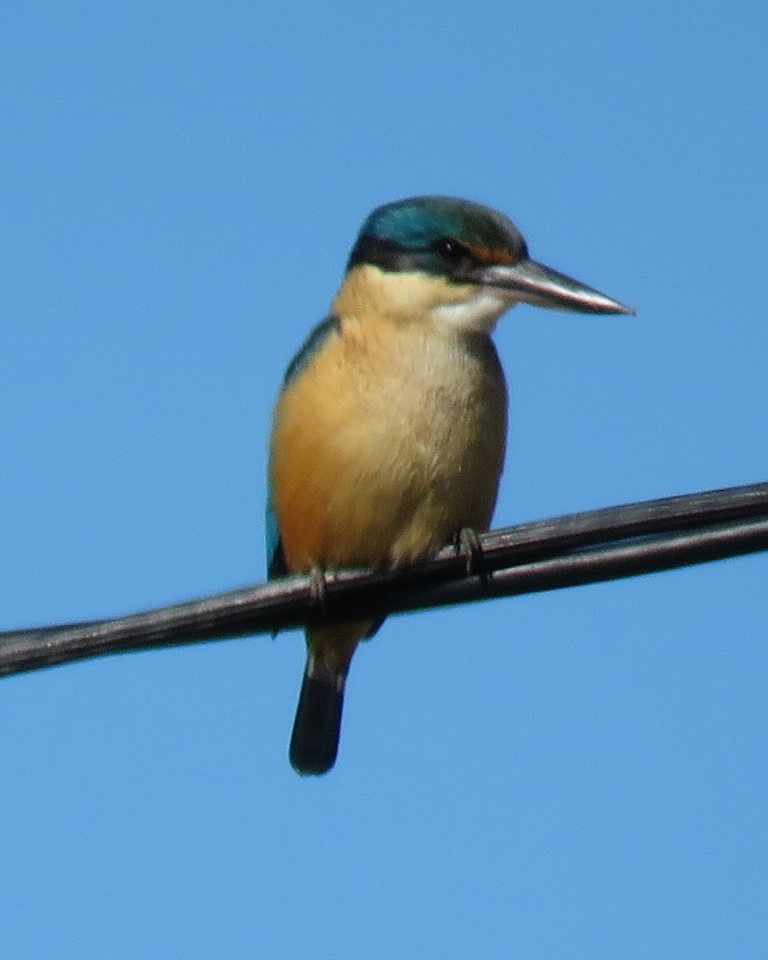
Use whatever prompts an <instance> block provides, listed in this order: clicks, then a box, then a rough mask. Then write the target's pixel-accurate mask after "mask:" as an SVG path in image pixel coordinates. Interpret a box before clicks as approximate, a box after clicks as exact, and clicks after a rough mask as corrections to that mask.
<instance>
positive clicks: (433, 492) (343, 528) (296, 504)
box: [270, 321, 506, 572]
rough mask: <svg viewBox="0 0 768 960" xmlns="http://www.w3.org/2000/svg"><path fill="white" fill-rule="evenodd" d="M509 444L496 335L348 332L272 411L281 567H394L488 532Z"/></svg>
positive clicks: (351, 325) (326, 347)
mask: <svg viewBox="0 0 768 960" xmlns="http://www.w3.org/2000/svg"><path fill="white" fill-rule="evenodd" d="M505 434H506V389H505V385H504V378H503V374H502V371H501V368H500V365H499V362H498V358H497V356H496V351H495V349H494V347H493V344H492V343H491V341H490V339H488V338H487V337H485V336H481V335H469V336H468V335H466V334H464V335H458V334H456V333H454V332H452V331H448V332H445V333H442V332H435V331H432V330H424V329H423V328H421V327H420V326H417V325H414V326H413V327H412V328H405V329H403V328H397V327H394V326H389V327H388V326H387V325H382V326H381V328H380V329H377V330H376V331H375V332H374V333H370V332H368V331H367V330H366V329H365V327H364V326H363V324H359V323H357V322H355V321H350V322H346V323H343V324H342V326H341V329H340V331H339V332H334V333H333V334H331V335H330V336H329V338H328V339H327V340H326V341H325V343H324V344H323V345H322V347H321V348H320V349H319V351H318V352H317V354H316V355H315V356H314V357H313V358H312V359H311V360H310V361H309V362H308V363H307V364H306V366H305V367H304V369H303V370H302V371H301V372H300V373H299V374H298V375H297V376H296V378H295V379H294V380H292V381H291V382H290V383H289V384H288V385H287V386H286V388H285V390H284V391H283V393H282V395H281V397H280V398H279V400H278V403H277V406H276V408H275V414H274V427H273V433H272V443H271V449H270V482H271V484H272V490H273V497H274V507H275V513H276V517H277V524H278V529H279V531H280V537H281V541H282V544H283V551H284V554H285V558H286V562H287V565H288V568H289V570H291V571H293V572H299V571H305V570H307V569H308V568H309V567H311V566H319V567H321V568H324V569H338V568H341V567H355V566H365V567H388V566H392V565H397V564H400V563H407V562H408V561H410V560H415V559H418V558H420V557H423V556H425V555H427V554H429V553H431V552H433V551H435V550H437V549H438V548H439V547H441V546H443V545H444V544H445V543H446V542H447V541H448V540H449V539H450V538H451V536H452V535H453V534H454V533H455V532H456V531H457V530H458V529H460V528H461V527H464V526H469V527H473V528H474V529H476V530H484V529H487V527H488V525H489V523H490V520H491V514H492V512H493V507H494V503H495V500H496V492H497V488H498V481H499V476H500V474H501V468H502V464H503V458H504V445H505Z"/></svg>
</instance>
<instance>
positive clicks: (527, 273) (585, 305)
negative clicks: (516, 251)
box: [477, 257, 635, 313]
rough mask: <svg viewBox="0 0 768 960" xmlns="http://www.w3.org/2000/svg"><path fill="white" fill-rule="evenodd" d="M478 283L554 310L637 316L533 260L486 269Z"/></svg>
mask: <svg viewBox="0 0 768 960" xmlns="http://www.w3.org/2000/svg"><path fill="white" fill-rule="evenodd" d="M477 282H478V283H481V284H482V285H483V286H486V287H493V288H495V289H497V290H503V291H505V292H507V293H509V295H510V298H512V299H515V300H521V301H523V302H524V303H532V304H534V305H535V306H537V307H550V308H551V309H554V310H577V311H579V312H580V313H634V312H635V311H634V310H632V309H631V308H630V307H625V306H624V304H623V303H619V302H618V300H612V299H611V298H610V297H607V296H606V295H605V294H604V293H600V292H599V291H598V290H593V289H592V287H588V286H586V284H583V283H579V281H578V280H574V279H572V278H571V277H566V275H565V274H564V273H558V272H557V270H553V269H552V268H551V267H545V266H544V264H542V263H536V261H535V260H529V259H528V258H527V257H526V258H525V259H523V260H520V261H519V262H518V263H515V264H495V265H494V266H491V267H485V268H483V270H482V271H481V272H480V273H479V274H478V276H477Z"/></svg>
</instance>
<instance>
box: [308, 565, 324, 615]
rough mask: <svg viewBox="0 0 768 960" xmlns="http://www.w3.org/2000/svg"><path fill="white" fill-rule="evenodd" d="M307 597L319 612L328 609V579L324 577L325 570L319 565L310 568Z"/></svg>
mask: <svg viewBox="0 0 768 960" xmlns="http://www.w3.org/2000/svg"><path fill="white" fill-rule="evenodd" d="M309 597H310V600H311V602H312V606H313V607H317V608H318V609H319V610H320V612H321V613H325V612H326V611H327V610H328V581H327V580H326V578H325V571H324V570H321V569H320V567H311V568H310V571H309Z"/></svg>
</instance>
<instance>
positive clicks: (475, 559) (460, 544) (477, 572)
mask: <svg viewBox="0 0 768 960" xmlns="http://www.w3.org/2000/svg"><path fill="white" fill-rule="evenodd" d="M455 544H456V553H458V554H459V555H461V554H463V555H464V557H465V560H466V571H467V576H468V577H471V576H473V575H474V576H477V577H480V579H481V580H483V581H485V580H487V579H488V573H487V571H486V569H485V557H484V554H483V547H482V544H481V543H480V538H479V537H478V535H477V531H476V530H474V529H473V528H472V527H462V528H461V529H460V530H459V531H458V533H457V534H456V537H455Z"/></svg>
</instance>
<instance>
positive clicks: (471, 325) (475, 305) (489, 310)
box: [430, 287, 517, 333]
mask: <svg viewBox="0 0 768 960" xmlns="http://www.w3.org/2000/svg"><path fill="white" fill-rule="evenodd" d="M516 302H517V301H516V300H512V299H510V297H509V296H508V295H504V294H502V293H501V291H498V290H489V289H487V288H482V287H481V288H480V289H478V290H477V291H475V292H474V293H472V294H471V295H470V296H469V297H467V298H466V299H464V300H458V301H453V302H448V303H441V304H438V305H437V306H435V307H433V308H432V309H431V311H430V316H431V317H432V319H433V320H434V321H435V322H436V323H437V324H438V325H439V326H446V327H450V328H451V329H453V330H464V331H466V332H467V333H491V332H492V331H493V328H494V327H495V326H496V322H497V321H498V319H499V317H500V316H501V315H502V314H503V313H505V312H506V311H507V310H509V308H510V307H513V306H514V305H515V303H516Z"/></svg>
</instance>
